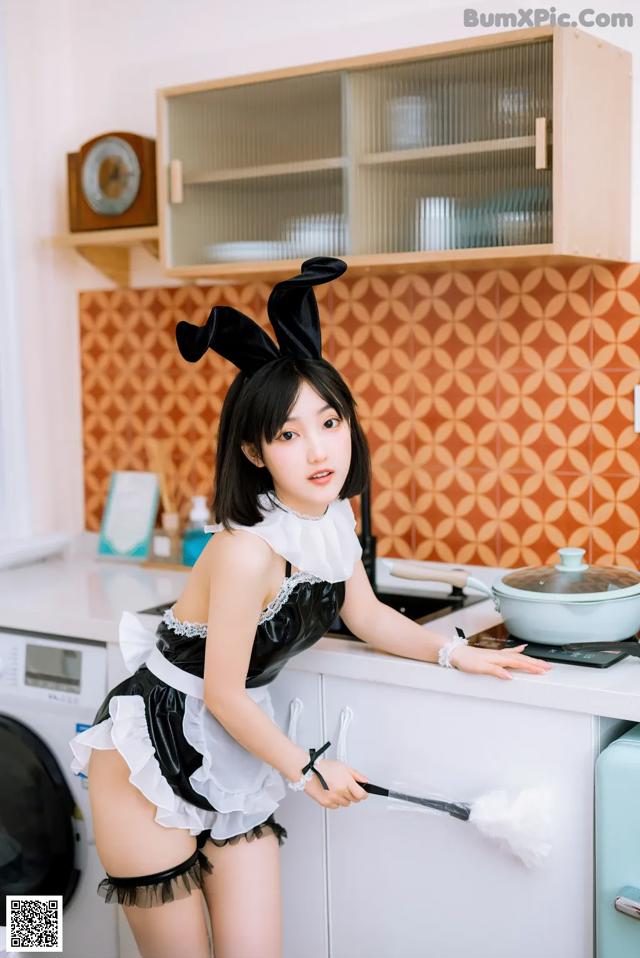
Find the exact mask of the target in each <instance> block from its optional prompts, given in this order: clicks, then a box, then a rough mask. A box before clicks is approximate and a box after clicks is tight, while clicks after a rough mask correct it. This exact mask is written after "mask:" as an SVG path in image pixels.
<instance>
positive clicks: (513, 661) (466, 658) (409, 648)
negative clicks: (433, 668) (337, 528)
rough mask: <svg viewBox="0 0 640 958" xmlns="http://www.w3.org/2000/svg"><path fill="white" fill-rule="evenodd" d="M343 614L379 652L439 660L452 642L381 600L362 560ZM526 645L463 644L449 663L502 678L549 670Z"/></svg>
mask: <svg viewBox="0 0 640 958" xmlns="http://www.w3.org/2000/svg"><path fill="white" fill-rule="evenodd" d="M340 616H341V617H342V619H343V620H344V621H345V622H346V624H347V626H348V627H349V628H350V629H351V631H352V632H353V634H354V635H355V636H357V637H358V638H359V639H362V641H363V642H367V643H368V644H369V645H372V646H373V647H374V648H375V649H378V650H379V651H380V652H390V653H391V654H392V655H400V656H404V657H405V658H408V659H417V660H418V661H420V662H437V661H438V652H439V651H440V649H441V648H442V646H443V645H446V644H447V643H448V642H449V641H450V640H449V639H447V638H443V636H441V635H437V633H435V632H431V631H429V629H425V628H424V626H422V625H418V623H417V622H413V621H412V620H411V619H409V618H407V616H405V615H402V613H401V612H396V610H395V609H392V608H391V607H390V606H388V605H385V604H384V602H380V600H379V599H377V598H376V595H375V593H374V591H373V589H372V588H371V583H370V582H369V579H368V578H367V573H366V572H365V569H364V566H363V564H362V561H361V560H360V561H359V562H357V563H356V565H355V567H354V570H353V575H352V576H351V578H350V579H348V580H347V584H346V589H345V600H344V604H343V606H342V608H341V609H340ZM525 645H526V643H525ZM525 645H521V646H517V647H516V648H510V649H479V648H474V647H473V646H470V645H460V646H458V647H457V648H456V649H454V650H453V652H452V653H451V656H450V662H451V664H452V665H454V666H455V667H456V668H457V669H460V671H461V672H476V673H478V674H485V675H495V676H497V678H500V679H510V678H511V676H510V674H509V672H508V671H507V669H520V670H521V671H523V672H531V673H532V674H533V675H542V674H544V673H545V672H547V671H549V669H550V668H551V664H550V663H549V662H542V661H541V660H540V659H534V658H531V657H530V656H528V655H523V654H522V650H523V649H524V648H525Z"/></svg>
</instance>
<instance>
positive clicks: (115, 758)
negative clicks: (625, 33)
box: [89, 749, 210, 958]
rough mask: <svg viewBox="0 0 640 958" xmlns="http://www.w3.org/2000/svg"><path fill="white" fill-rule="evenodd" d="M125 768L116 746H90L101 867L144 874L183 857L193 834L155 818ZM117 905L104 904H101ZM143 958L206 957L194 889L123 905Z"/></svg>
mask: <svg viewBox="0 0 640 958" xmlns="http://www.w3.org/2000/svg"><path fill="white" fill-rule="evenodd" d="M129 774H130V773H129V768H128V766H127V764H126V762H125V761H124V759H123V758H122V756H121V755H120V754H119V752H117V751H116V750H115V749H110V750H104V751H102V750H100V751H98V750H94V751H93V752H92V753H91V761H90V763H89V798H90V801H91V813H92V817H93V827H94V830H95V837H96V848H97V851H98V857H99V858H100V861H101V862H102V866H103V868H104V869H105V871H106V872H107V873H108V874H109V875H115V876H117V877H118V878H125V877H136V876H142V875H149V874H153V873H155V872H160V871H164V870H165V869H167V868H173V867H174V866H176V865H180V864H181V863H182V862H184V861H186V859H187V858H189V856H190V855H192V854H193V853H194V851H195V848H196V842H195V838H193V836H191V835H189V833H188V832H187V831H186V830H182V829H180V828H164V826H162V825H158V823H157V822H156V821H154V816H155V813H156V809H155V807H154V805H152V804H151V802H149V801H147V799H146V798H145V797H144V795H142V794H141V793H140V792H139V791H138V789H137V788H135V787H134V786H133V785H132V784H131V783H130V782H129ZM111 907H116V906H115V905H111V904H109V905H107V904H105V908H111ZM122 907H123V909H124V913H125V915H126V917H127V921H128V922H129V925H130V927H131V931H132V932H133V935H134V937H135V939H136V943H137V945H138V949H139V950H140V954H141V955H142V958H176V955H189V958H209V955H210V944H209V936H208V932H207V926H206V918H205V914H204V910H203V900H202V893H201V892H200V891H199V890H198V889H194V891H193V892H192V893H191V894H190V895H189V896H188V897H186V898H181V899H178V900H176V901H171V902H166V903H165V904H164V905H155V906H153V907H151V908H141V907H136V906H124V905H123V906H122Z"/></svg>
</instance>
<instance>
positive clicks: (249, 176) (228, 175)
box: [184, 156, 347, 186]
mask: <svg viewBox="0 0 640 958" xmlns="http://www.w3.org/2000/svg"><path fill="white" fill-rule="evenodd" d="M346 165H347V160H346V158H345V157H342V156H334V157H330V158H329V159H320V160H300V161H298V162H295V163H267V164H265V165H263V166H248V167H244V168H240V169H232V170H208V171H206V172H204V173H195V174H192V175H191V176H188V177H185V178H184V185H185V186H199V185H201V184H206V183H229V182H235V181H241V180H257V179H261V178H263V177H269V176H296V175H297V174H302V173H321V172H323V171H324V170H340V169H343V168H344V167H345V166H346Z"/></svg>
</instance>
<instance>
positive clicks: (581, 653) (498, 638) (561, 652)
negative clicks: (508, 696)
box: [467, 623, 638, 669]
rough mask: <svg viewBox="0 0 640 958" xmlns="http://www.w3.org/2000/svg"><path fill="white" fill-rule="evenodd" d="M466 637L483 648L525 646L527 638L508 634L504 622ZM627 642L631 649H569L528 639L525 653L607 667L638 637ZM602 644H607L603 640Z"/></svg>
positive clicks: (537, 656) (555, 660)
mask: <svg viewBox="0 0 640 958" xmlns="http://www.w3.org/2000/svg"><path fill="white" fill-rule="evenodd" d="M467 638H468V639H469V645H476V646H478V648H481V649H511V648H513V647H514V646H516V645H522V643H523V641H524V640H523V639H516V638H515V637H514V636H513V635H509V632H508V631H507V628H506V626H505V625H504V623H500V625H494V626H493V628H491V629H483V631H482V632H478V633H477V635H472V636H467ZM625 641H627V642H628V643H629V652H625V651H624V650H621V649H616V650H615V651H611V650H607V649H566V648H564V647H563V646H562V645H558V646H553V645H539V644H537V643H535V642H528V643H527V647H526V649H523V652H524V654H525V655H530V656H531V658H532V659H544V660H545V661H546V662H564V663H566V664H567V665H586V666H589V667H590V668H594V669H606V668H608V667H609V666H610V665H613V664H614V663H615V662H619V661H620V660H621V659H624V658H626V656H627V655H628V654H630V653H631V651H632V650H633V649H634V648H637V645H638V636H632V637H630V638H629V639H626V640H625ZM603 645H605V643H604V642H603Z"/></svg>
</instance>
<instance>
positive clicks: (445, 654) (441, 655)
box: [438, 629, 469, 669]
mask: <svg viewBox="0 0 640 958" xmlns="http://www.w3.org/2000/svg"><path fill="white" fill-rule="evenodd" d="M456 632H457V633H458V635H457V636H456V638H455V639H452V640H451V642H447V643H446V645H443V646H442V648H441V649H440V650H439V652H438V665H441V666H442V667H443V668H445V669H453V668H454V667H455V666H454V665H453V664H452V662H451V655H452V653H453V651H454V649H457V648H458V646H459V645H469V642H468V639H467V637H466V636H465V634H464V632H463V631H462V629H456Z"/></svg>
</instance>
